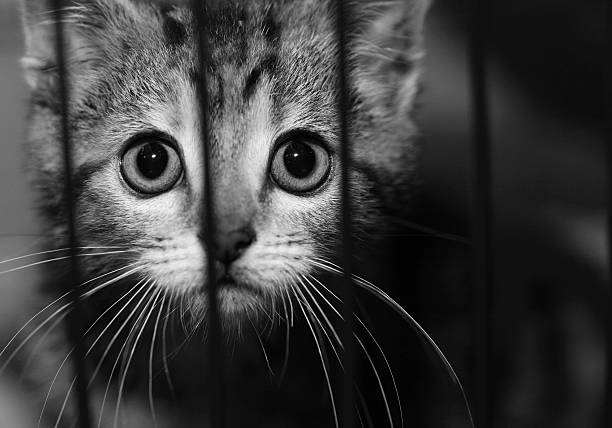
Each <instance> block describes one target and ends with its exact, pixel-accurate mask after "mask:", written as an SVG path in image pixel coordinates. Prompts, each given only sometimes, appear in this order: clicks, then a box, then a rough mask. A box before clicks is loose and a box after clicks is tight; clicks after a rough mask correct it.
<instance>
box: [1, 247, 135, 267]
mask: <svg viewBox="0 0 612 428" xmlns="http://www.w3.org/2000/svg"><path fill="white" fill-rule="evenodd" d="M120 249H122V247H75V250H120ZM69 250H70V247H66V248H56V249H54V250H46V251H38V252H36V253H30V254H25V255H22V256H19V257H13V258H10V259H6V260H1V261H0V265H1V264H5V263H11V262H15V261H17V260H23V259H27V258H30V257H36V256H42V255H45V254H53V253H59V252H62V251H69ZM127 251H135V250H127Z"/></svg>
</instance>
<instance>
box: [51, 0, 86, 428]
mask: <svg viewBox="0 0 612 428" xmlns="http://www.w3.org/2000/svg"><path fill="white" fill-rule="evenodd" d="M63 6H64V2H63V0H53V8H54V11H55V13H56V16H55V51H56V61H57V71H58V74H59V75H58V80H57V83H58V89H59V102H60V103H59V104H60V110H61V118H60V131H61V138H62V148H63V161H64V171H63V179H64V195H63V196H64V205H65V206H64V208H65V210H66V219H67V221H68V246H69V248H70V253H69V255H70V275H69V277H68V281H67V283H66V284H65V287H66V291H67V292H70V299H71V302H72V311H69V312H68V314H67V316H66V323H65V325H66V330H67V335H68V339H69V341H70V342H71V344H72V345H73V352H72V361H73V367H74V371H75V376H76V379H75V384H76V399H77V409H78V426H79V427H80V428H89V427H90V426H91V413H90V409H89V397H88V392H87V374H86V371H85V354H84V352H83V349H84V346H83V344H84V336H83V327H82V326H83V322H82V320H83V313H82V307H81V295H80V293H79V284H80V282H81V281H80V277H81V274H80V269H79V263H78V254H77V248H78V239H77V235H76V225H75V218H76V216H75V211H76V207H75V203H76V201H75V194H74V183H73V179H72V171H73V159H72V154H73V150H72V140H71V135H70V94H69V92H70V86H69V76H68V69H67V64H66V45H65V32H64V19H63V13H64V11H63Z"/></svg>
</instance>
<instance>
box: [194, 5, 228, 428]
mask: <svg viewBox="0 0 612 428" xmlns="http://www.w3.org/2000/svg"><path fill="white" fill-rule="evenodd" d="M190 4H191V11H192V13H193V16H194V21H193V22H194V24H195V31H194V35H195V41H196V52H195V54H196V60H197V69H198V79H197V81H196V86H197V87H196V90H197V101H198V107H199V118H200V138H201V141H202V143H203V150H202V154H203V161H204V162H203V164H204V177H203V179H204V183H203V185H204V218H203V219H202V225H203V229H204V234H205V235H207V236H208V238H207V239H205V240H204V241H205V245H206V270H207V272H206V273H207V284H206V297H207V299H208V307H207V327H208V358H209V373H208V376H209V379H210V381H211V385H212V393H211V403H210V404H211V411H210V417H211V421H210V422H211V426H212V427H213V428H222V427H223V426H225V387H224V382H223V378H224V376H223V365H222V358H221V347H220V346H221V331H220V328H221V327H220V320H219V306H218V301H217V280H216V278H217V274H216V269H215V260H216V257H215V251H216V249H215V246H214V242H213V241H214V236H215V211H214V194H213V192H214V187H213V186H214V183H213V179H212V174H211V145H210V133H209V132H210V116H209V111H208V86H207V79H206V58H207V55H208V35H207V28H208V25H207V23H208V14H207V7H206V1H205V0H192V1H191V2H190Z"/></svg>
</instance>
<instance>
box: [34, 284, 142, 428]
mask: <svg viewBox="0 0 612 428" xmlns="http://www.w3.org/2000/svg"><path fill="white" fill-rule="evenodd" d="M143 281H144V280H141V281H140V282H139V283H138V284H136V286H135V287H134V288H132V289H130V290H128V292H126V293H124V295H123V296H121V297H120V298H119V299H117V300H116V301H115V302H114V303H113V304H112V305H111V306H109V307H108V308H107V309H106V310H105V311H104V312H103V313H102V314H101V315H100V316H99V317H98V318H97V319H96V320H95V321H94V322H93V323H92V324H91V326H89V328H88V329H87V330H86V331H85V332H84V333H83V337H85V336H87V334H89V332H90V331H91V330H92V329H93V328H94V327H95V326H96V324H98V322H100V320H101V319H102V318H103V317H104V316H105V315H106V314H107V313H108V312H109V311H111V310H112V309H113V307H115V306H116V305H117V304H119V303H120V302H121V301H122V300H123V299H124V298H126V297H127V296H129V295H130V294H134V296H133V297H132V299H133V298H134V297H135V296H136V295H137V294H138V292H139V291H140V289H138V290H137V291H135V292H133V290H135V289H136V288H137V287H138V285H139V284H141V283H142V282H143ZM132 299H130V300H129V301H128V302H127V303H125V305H124V306H123V307H122V308H121V310H120V311H119V312H118V313H121V312H122V311H123V310H124V309H125V308H126V307H127V305H129V304H130V301H131V300H132ZM116 318H117V316H115V318H113V319H112V320H111V322H110V323H108V324H107V326H106V327H105V329H104V330H103V331H102V333H100V334H99V335H98V337H97V338H96V340H95V341H94V342H93V343H92V344H91V345H90V347H89V349H88V350H87V352H86V353H85V358H87V356H89V354H90V353H91V351H92V350H93V348H94V347H95V346H96V344H97V343H98V341H99V340H100V339H101V338H102V336H103V335H104V333H105V332H106V330H108V329H109V328H110V327H111V325H112V324H113V322H114V321H115V319H116ZM74 349H75V348H74V347H72V349H70V351H69V352H68V353H67V354H66V357H65V358H64V360H63V361H62V362H61V364H60V366H59V368H58V369H57V371H56V372H55V376H54V377H53V380H52V381H51V385H50V386H49V389H48V390H47V395H46V396H45V401H44V403H43V406H42V409H41V411H40V415H39V418H38V425H37V426H38V427H40V424H41V422H42V418H43V415H44V412H45V408H46V406H47V402H48V400H49V397H50V396H51V392H52V391H53V386H54V385H55V382H56V380H57V378H58V376H59V374H60V372H61V370H62V368H63V367H64V365H65V364H66V362H67V361H68V358H69V357H70V355H71V354H72V353H73V352H74ZM74 380H76V376H75V379H74ZM74 380H73V382H74ZM92 381H93V379H92V380H90V382H89V384H91V382H92Z"/></svg>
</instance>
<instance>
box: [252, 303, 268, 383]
mask: <svg viewBox="0 0 612 428" xmlns="http://www.w3.org/2000/svg"><path fill="white" fill-rule="evenodd" d="M247 318H248V320H249V324H251V327H252V328H253V332H254V333H255V336H257V340H258V341H259V346H260V347H261V352H262V353H263V356H264V359H265V360H266V366H268V373H270V378H272V377H274V370H272V366H271V365H270V360H269V359H268V353H267V352H266V348H265V347H264V344H263V342H262V340H261V336H260V335H259V332H258V331H257V329H256V328H255V325H254V324H253V321H251V317H250V316H248V315H247Z"/></svg>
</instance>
